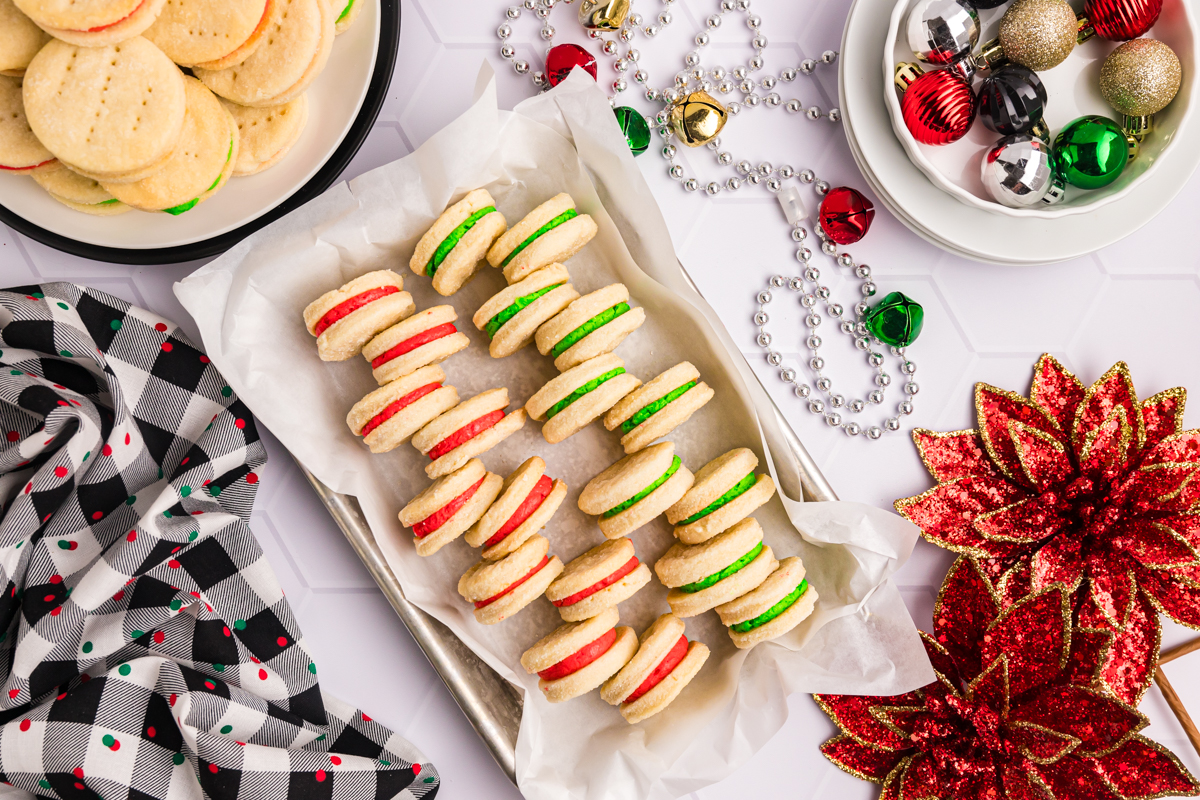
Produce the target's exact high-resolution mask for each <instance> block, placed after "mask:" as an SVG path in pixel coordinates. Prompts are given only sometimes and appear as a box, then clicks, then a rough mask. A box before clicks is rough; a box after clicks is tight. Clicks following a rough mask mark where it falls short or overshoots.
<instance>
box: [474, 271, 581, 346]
mask: <svg viewBox="0 0 1200 800" xmlns="http://www.w3.org/2000/svg"><path fill="white" fill-rule="evenodd" d="M559 286H562V284H561V283H556V284H554V285H553V286H547V287H546V288H544V289H538V290H537V291H536V292H533V293H532V294H527V295H525V296H524V297H518V298H517V299H516V300H515V301H514V302H513V304H512V305H511V306H509V307H508V308H506V309H504V310H503V311H501V312H500V313H499V314H497V315H496V316H494V317H492V318H491V319H490V320H488V323H487V325H485V326H484V330H486V331H487V335H488V338H489V339H494V338H496V333H497V332H498V331H499V330H500V329H501V328H503V327H504V323H506V322H508V321H509V320H510V319H512V318H513V317H515V316H516V315H517V314H519V313H520V312H521V309H523V308H525V306H527V305H529V304H530V303H532V302H533V301H534V300H537V299H538V298H539V297H541V296H542V295H544V294H546V293H547V292H552V291H554V290H555V289H557V288H558V287H559Z"/></svg>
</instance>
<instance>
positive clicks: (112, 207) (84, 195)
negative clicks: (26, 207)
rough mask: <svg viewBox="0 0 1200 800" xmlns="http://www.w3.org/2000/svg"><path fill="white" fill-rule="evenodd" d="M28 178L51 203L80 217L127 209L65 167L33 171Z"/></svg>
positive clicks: (98, 185) (109, 213)
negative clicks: (78, 213)
mask: <svg viewBox="0 0 1200 800" xmlns="http://www.w3.org/2000/svg"><path fill="white" fill-rule="evenodd" d="M30 177H31V178H33V179H34V180H35V181H36V182H37V184H38V186H41V187H42V188H43V189H45V190H46V191H47V192H48V193H49V194H50V196H51V197H53V198H54V199H55V200H57V201H58V202H60V203H62V204H63V205H64V206H66V207H67V208H70V209H73V210H75V211H81V212H83V213H84V214H91V215H93V216H97V217H111V216H115V215H116V214H124V213H125V212H126V211H128V210H129V206H127V205H125V204H124V203H122V202H121V201H120V200H118V199H117V198H115V197H113V196H112V195H111V194H109V193H108V192H106V191H104V187H103V186H101V185H100V184H99V183H98V182H96V181H94V180H92V179H91V178H87V177H84V176H83V175H80V174H79V173H77V172H75V171H73V170H69V169H66V168H65V167H64V168H63V169H59V170H54V171H53V172H35V173H33V174H32V175H31V176H30Z"/></svg>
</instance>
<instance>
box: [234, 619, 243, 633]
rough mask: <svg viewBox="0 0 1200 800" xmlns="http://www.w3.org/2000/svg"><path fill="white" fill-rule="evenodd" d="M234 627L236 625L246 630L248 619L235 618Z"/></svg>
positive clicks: (237, 628)
mask: <svg viewBox="0 0 1200 800" xmlns="http://www.w3.org/2000/svg"><path fill="white" fill-rule="evenodd" d="M233 627H234V628H235V629H236V630H239V631H244V630H246V620H244V619H235V620H234V621H233Z"/></svg>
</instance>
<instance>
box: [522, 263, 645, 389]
mask: <svg viewBox="0 0 1200 800" xmlns="http://www.w3.org/2000/svg"><path fill="white" fill-rule="evenodd" d="M645 321H646V311H645V309H643V308H631V307H630V306H629V290H628V289H627V288H625V284H623V283H613V284H610V285H608V286H605V287H604V288H603V289H597V290H596V291H594V292H591V293H590V294H585V295H584V296H583V297H580V298H579V299H578V300H576V301H574V302H573V303H571V305H569V306H567V307H566V308H564V309H563V310H562V311H561V312H559V313H558V314H557V315H555V317H554V318H553V319H551V320H550V321H549V322H547V323H546V324H544V325H542V327H540V328H538V332H537V335H536V336H535V337H534V340H535V341H536V342H537V349H538V352H539V353H541V354H542V355H544V356H550V357H551V358H553V359H554V366H555V367H557V368H558V369H559V370H560V371H565V370H568V369H570V368H571V367H573V366H575V365H576V364H582V363H583V362H584V361H587V360H588V359H590V358H595V357H596V356H599V355H603V354H604V353H611V352H612V351H613V350H615V349H616V348H617V345H619V344H620V343H621V342H623V341H625V337H626V336H628V335H629V334H631V333H633V332H634V331H635V330H637V329H638V328H639V327H641V325H642V323H643V322H645Z"/></svg>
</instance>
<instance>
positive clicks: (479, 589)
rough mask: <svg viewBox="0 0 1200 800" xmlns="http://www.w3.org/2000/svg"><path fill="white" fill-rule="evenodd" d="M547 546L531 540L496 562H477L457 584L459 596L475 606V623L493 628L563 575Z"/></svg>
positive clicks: (543, 540) (538, 539)
mask: <svg viewBox="0 0 1200 800" xmlns="http://www.w3.org/2000/svg"><path fill="white" fill-rule="evenodd" d="M549 548H550V542H549V541H547V540H546V538H545V537H544V536H534V537H533V538H531V539H529V540H528V541H527V542H525V544H523V545H521V546H520V547H518V548H517V549H516V550H514V551H513V552H511V553H509V554H508V555H507V556H505V557H504V558H502V559H500V560H499V561H480V562H479V563H478V564H475V565H474V566H473V567H471V568H470V569H468V570H467V571H466V572H465V573H463V576H462V577H461V578H460V579H459V581H458V593H459V594H460V595H462V596H463V597H464V598H466V600H467V601H468V602H470V603H472V604H473V605H474V606H475V619H476V620H478V621H479V622H481V623H482V624H484V625H495V624H496V623H497V622H500V621H502V620H505V619H508V618H509V617H511V616H512V615H513V614H516V613H517V612H518V611H520V610H521V609H522V608H525V606H527V605H529V604H530V603H532V602H533V601H534V600H537V599H538V597H540V596H541V594H542V593H543V592H545V591H546V587H547V586H549V585H550V582H551V581H553V580H554V579H555V578H557V577H558V574H559V573H560V572H562V562H561V561H559V559H558V556H552V555H550V554H549V552H548V551H549Z"/></svg>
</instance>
